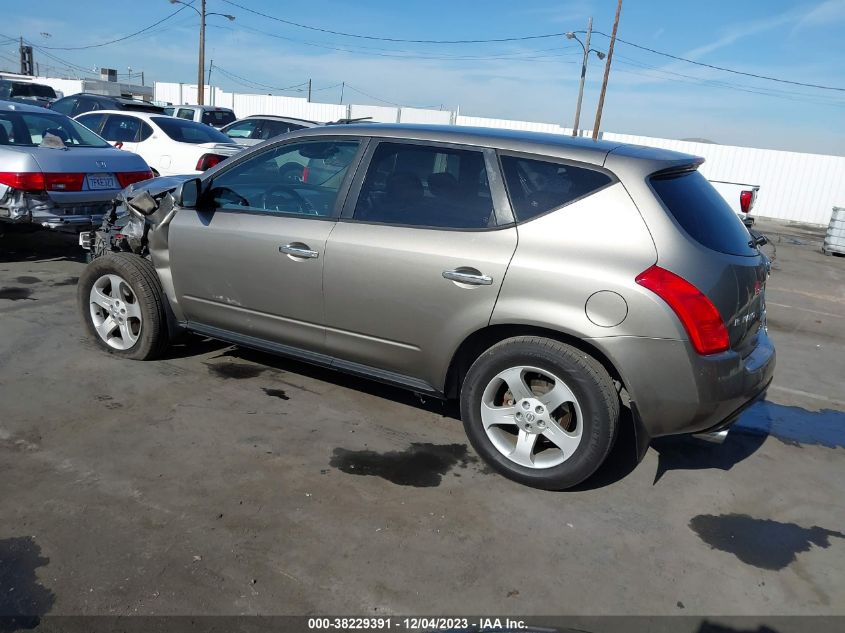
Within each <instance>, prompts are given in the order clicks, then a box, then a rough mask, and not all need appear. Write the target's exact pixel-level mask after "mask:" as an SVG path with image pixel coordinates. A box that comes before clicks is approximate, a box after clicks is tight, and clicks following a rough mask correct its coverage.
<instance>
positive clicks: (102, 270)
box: [77, 254, 166, 360]
mask: <svg viewBox="0 0 845 633" xmlns="http://www.w3.org/2000/svg"><path fill="white" fill-rule="evenodd" d="M126 257H135V258H137V259H138V260H139V262H141V261H142V260H141V258H140V257H138V256H137V255H128V254H106V255H103V256H102V257H98V258H96V259H95V260H94V261H92V262H91V263H90V264H88V266H87V267H86V268H85V270H84V271H83V273H82V275H80V278H79V283H78V286H77V299H78V304H79V311H80V316H81V317H82V321H83V322H84V323H85V328H86V330H87V331H88V334H89V335H90V336H91V338H92V339H93V340H94V341H96V342H97V345H98V346H99V347H100V348H101V349H103V350H105V351H107V352H108V353H110V354H113V355H115V356H121V357H124V358H131V359H137V360H142V359H147V358H150V357H151V356H152V355H154V353H155V351H156V350H157V349H158V347H159V346H160V341H159V340H158V337H160V336H161V332H162V328H163V327H166V325H165V323H164V322H163V319H162V316H163V315H162V314H161V309H160V301H158V302H157V301H156V300H155V299H154V298H153V300H150V299H151V298H152V296H151V295H153V293H155V294H156V295H157V296H158V297H159V298H160V297H161V290H160V288H158V287H156V286H155V285H153V284H150V283H149V282H148V280H147V279H145V278H144V277H143V276H142V275H139V272H138V269H137V268H136V267H135V266H133V265H132V264H130V263H128V262H127V261H126ZM108 274H114V275H118V276H119V277H121V278H122V279H123V280H124V281H125V282H126V283H127V284H128V285H129V287H130V288H131V289H132V293H133V294H134V295H135V298H136V300H137V301H138V305H139V307H140V308H141V319H142V321H141V334H140V336H139V337H138V340H137V341H136V342H135V344H134V345H133V346H132V347H130V348H129V349H125V350H120V349H116V348H114V347H111V346H110V345H109V344H108V343H106V342H105V341H104V340H103V339H102V338H101V337H100V335H99V333H98V332H97V330H96V328H95V327H94V322H93V321H92V319H91V310H90V307H89V303H90V294H91V288H92V287H93V285H94V284H95V283H96V281H97V280H98V279H99V278H100V277H102V276H103V275H108Z"/></svg>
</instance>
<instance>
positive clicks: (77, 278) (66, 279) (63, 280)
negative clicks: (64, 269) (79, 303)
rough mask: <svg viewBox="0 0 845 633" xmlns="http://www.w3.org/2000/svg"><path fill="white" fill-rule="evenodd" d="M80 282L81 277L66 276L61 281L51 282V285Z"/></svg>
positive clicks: (73, 284)
mask: <svg viewBox="0 0 845 633" xmlns="http://www.w3.org/2000/svg"><path fill="white" fill-rule="evenodd" d="M78 283H79V277H66V278H65V279H62V280H61V281H57V282H55V283H52V284H50V285H51V286H75V285H76V284H78Z"/></svg>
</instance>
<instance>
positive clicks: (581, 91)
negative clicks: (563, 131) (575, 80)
mask: <svg viewBox="0 0 845 633" xmlns="http://www.w3.org/2000/svg"><path fill="white" fill-rule="evenodd" d="M592 33H593V16H590V21H589V22H588V23H587V37H586V38H585V39H586V41H585V42H584V58H583V60H582V61H581V85H580V86H579V87H578V105H576V106H575V124H574V125H573V126H572V136H578V123H579V122H580V120H581V100H582V99H583V98H584V79H585V78H586V77H587V59H588V58H589V57H590V35H592Z"/></svg>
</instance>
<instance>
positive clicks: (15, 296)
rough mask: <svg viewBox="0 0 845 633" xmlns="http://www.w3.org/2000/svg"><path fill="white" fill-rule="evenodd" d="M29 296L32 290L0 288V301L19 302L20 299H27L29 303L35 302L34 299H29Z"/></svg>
mask: <svg viewBox="0 0 845 633" xmlns="http://www.w3.org/2000/svg"><path fill="white" fill-rule="evenodd" d="M31 294H32V290H30V289H29V288H16V287H5V288H0V299H8V300H9V301H20V300H21V299H29V300H30V301H35V299H32V298H30V296H29V295H31Z"/></svg>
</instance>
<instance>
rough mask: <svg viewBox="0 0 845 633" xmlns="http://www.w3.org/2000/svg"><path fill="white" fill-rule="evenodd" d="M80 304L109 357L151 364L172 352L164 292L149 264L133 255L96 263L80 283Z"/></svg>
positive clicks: (93, 334)
mask: <svg viewBox="0 0 845 633" xmlns="http://www.w3.org/2000/svg"><path fill="white" fill-rule="evenodd" d="M77 301H78V304H79V311H80V316H81V317H82V320H83V321H84V323H85V327H86V329H87V330H88V333H89V334H90V335H91V337H92V338H93V339H94V340H95V341H96V342H97V343H98V344H99V346H100V347H102V348H103V349H105V350H106V351H108V352H110V353H112V354H115V355H117V356H123V357H125V358H131V359H134V360H150V359H153V358H156V357H157V356H158V355H160V354H161V352H162V351H163V350H164V348H165V347H167V343H168V332H167V313H166V311H165V307H164V301H165V298H164V292H163V291H162V289H161V284H160V283H159V280H158V275H157V274H156V271H155V268H154V267H153V265H152V263H151V262H150V261H149V260H147V259H144V258H142V257H139V256H138V255H133V254H131V253H109V254H107V255H103V256H102V257H98V258H96V259H95V260H94V261H92V262H91V263H90V264H88V266H87V267H86V268H85V270H84V271H83V273H82V275H81V276H80V278H79V284H78V286H77Z"/></svg>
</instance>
